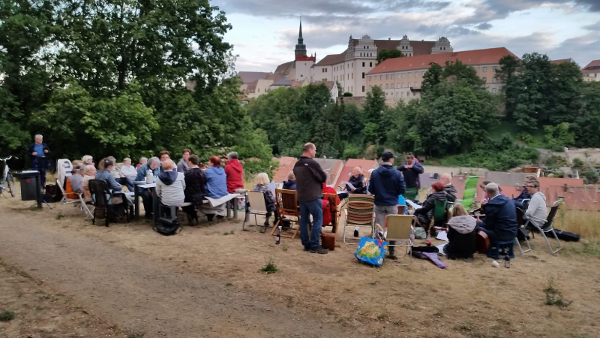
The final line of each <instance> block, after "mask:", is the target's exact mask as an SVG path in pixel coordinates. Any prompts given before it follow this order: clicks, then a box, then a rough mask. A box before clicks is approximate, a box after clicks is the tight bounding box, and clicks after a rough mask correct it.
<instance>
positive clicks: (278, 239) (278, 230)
mask: <svg viewBox="0 0 600 338" xmlns="http://www.w3.org/2000/svg"><path fill="white" fill-rule="evenodd" d="M280 242H281V225H280V226H278V227H277V237H275V244H276V245H279V243H280Z"/></svg>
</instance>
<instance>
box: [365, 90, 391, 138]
mask: <svg viewBox="0 0 600 338" xmlns="http://www.w3.org/2000/svg"><path fill="white" fill-rule="evenodd" d="M363 110H364V112H365V117H366V120H365V122H366V125H365V141H366V142H370V143H375V144H378V143H379V142H380V141H382V137H384V136H385V128H383V129H382V128H381V127H384V126H382V123H383V121H384V120H383V115H384V111H385V110H386V106H385V93H384V92H383V90H382V89H381V88H379V86H374V87H373V88H372V89H371V90H370V91H369V92H368V93H367V98H366V101H365V105H364V108H363ZM367 128H368V132H367Z"/></svg>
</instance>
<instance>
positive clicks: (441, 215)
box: [433, 200, 448, 228]
mask: <svg viewBox="0 0 600 338" xmlns="http://www.w3.org/2000/svg"><path fill="white" fill-rule="evenodd" d="M433 203H434V206H433V225H434V227H439V228H445V227H446V223H447V222H448V218H447V214H446V209H447V206H448V201H438V200H435V201H434V202H433Z"/></svg>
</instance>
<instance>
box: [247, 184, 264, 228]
mask: <svg viewBox="0 0 600 338" xmlns="http://www.w3.org/2000/svg"><path fill="white" fill-rule="evenodd" d="M247 194H248V203H249V204H250V208H251V209H250V211H248V214H252V215H254V223H255V224H256V226H259V225H258V219H257V218H256V215H261V216H265V215H266V214H267V204H266V203H265V195H264V194H263V193H262V192H260V191H248V193H247ZM245 226H246V217H244V222H243V223H242V231H247V230H246V229H245ZM265 228H266V227H265Z"/></svg>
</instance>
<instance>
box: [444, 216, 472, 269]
mask: <svg viewBox="0 0 600 338" xmlns="http://www.w3.org/2000/svg"><path fill="white" fill-rule="evenodd" d="M476 225H477V220H476V219H475V218H474V217H472V216H469V215H468V213H467V210H466V209H465V207H464V206H462V204H457V205H455V206H454V208H453V209H452V218H450V220H449V221H448V244H446V245H444V248H443V251H444V254H445V255H446V257H448V258H449V259H469V258H473V254H474V253H475V251H477V231H475V227H476Z"/></svg>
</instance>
